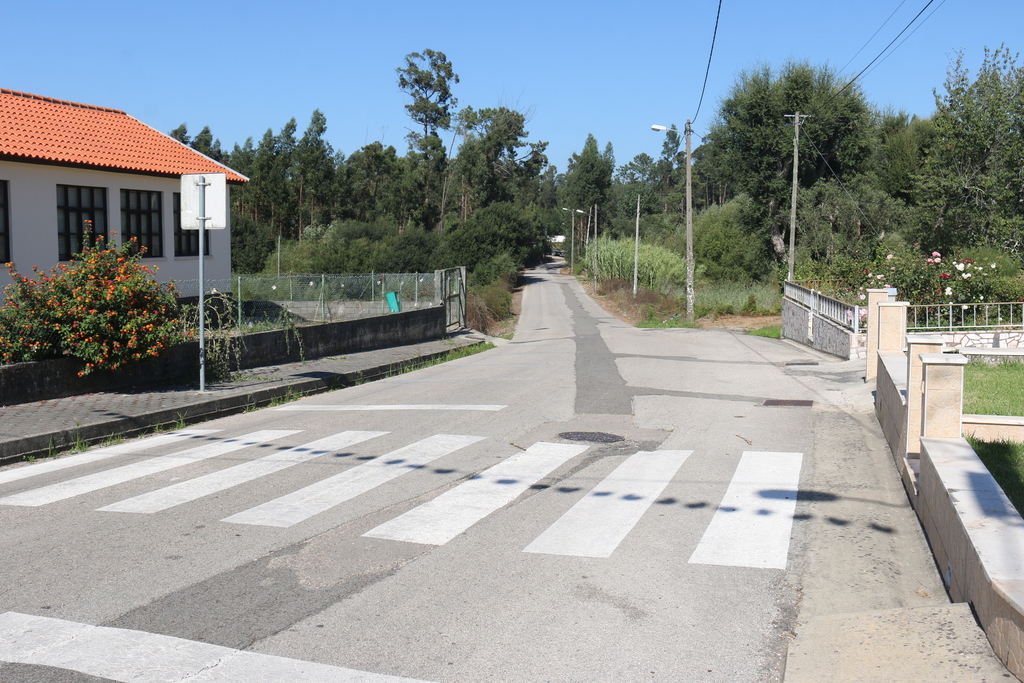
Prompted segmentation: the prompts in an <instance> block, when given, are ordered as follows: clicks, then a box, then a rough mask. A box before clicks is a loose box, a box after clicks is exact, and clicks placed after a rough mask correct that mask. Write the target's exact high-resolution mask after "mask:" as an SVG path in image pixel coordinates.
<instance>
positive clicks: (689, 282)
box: [651, 119, 693, 323]
mask: <svg viewBox="0 0 1024 683" xmlns="http://www.w3.org/2000/svg"><path fill="white" fill-rule="evenodd" d="M651 130H654V131H658V132H659V133H662V132H664V131H666V130H674V131H676V132H679V131H678V129H677V128H668V127H667V126H659V125H657V124H655V125H653V126H651ZM684 132H685V133H686V321H687V322H690V323H692V322H693V196H692V194H693V193H692V192H691V187H692V182H691V179H690V165H691V164H690V134H691V133H692V132H693V129H692V128H691V127H690V120H689V119H687V120H686V129H685V131H684Z"/></svg>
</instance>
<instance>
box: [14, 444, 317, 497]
mask: <svg viewBox="0 0 1024 683" xmlns="http://www.w3.org/2000/svg"><path fill="white" fill-rule="evenodd" d="M299 431H301V430H295V429H265V430H261V431H257V432H253V433H251V434H246V435H244V436H239V437H236V438H233V439H225V440H223V441H215V442H213V443H208V444H204V445H202V446H196V447H195V448H190V449H188V450H184V451H179V452H177V453H171V454H170V455H162V456H159V457H156V458H150V459H149V460H142V461H140V462H135V463H132V464H130V465H124V466H122V467H117V468H114V469H112V470H105V471H103V472H96V473H95V474H89V475H86V476H84V477H78V478H77V479H70V480H68V481H62V482H59V483H57V484H51V485H49V486H44V487H42V488H37V489H31V490H29V491H22V492H21V493H16V494H14V495H11V496H6V497H4V498H0V505H24V506H29V507H38V506H40V505H46V504H47V503H54V502H56V501H58V500H66V499H68V498H73V497H74V496H80V495H82V494H83V493H90V492H92V491H99V490H100V489H104V488H107V487H109V486H114V485H115V484H123V483H125V482H127V481H131V480H133V479H139V478H140V477H145V476H147V475H150V474H156V473H158V472H164V471H166V470H170V469H173V468H175V467H181V466H183V465H189V464H191V463H194V462H198V461H200V460H206V459H208V458H214V457H217V456H218V455H224V454H225V453H231V452H232V451H238V450H241V449H243V448H248V447H250V446H255V445H256V444H260V443H264V442H266V441H273V440H274V439H280V438H283V437H285V436H290V435H291V434H297V433H298V432H299Z"/></svg>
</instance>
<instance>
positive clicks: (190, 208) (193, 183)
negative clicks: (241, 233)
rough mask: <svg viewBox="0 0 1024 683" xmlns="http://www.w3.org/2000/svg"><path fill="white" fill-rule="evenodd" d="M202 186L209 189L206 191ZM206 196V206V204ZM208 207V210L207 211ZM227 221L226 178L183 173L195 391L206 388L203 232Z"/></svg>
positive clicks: (183, 220)
mask: <svg viewBox="0 0 1024 683" xmlns="http://www.w3.org/2000/svg"><path fill="white" fill-rule="evenodd" d="M206 188H210V190H209V192H207V189H206ZM207 199H209V200H210V205H209V206H207V201H206V200H207ZM207 209H209V211H208V210H207ZM229 224H230V220H229V212H228V193H227V178H226V176H225V174H223V173H183V174H182V176H181V228H182V230H198V231H199V391H201V392H204V391H206V273H205V263H206V231H207V230H226V229H227V227H228V225H229Z"/></svg>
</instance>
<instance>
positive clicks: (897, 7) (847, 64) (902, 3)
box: [839, 0, 907, 73]
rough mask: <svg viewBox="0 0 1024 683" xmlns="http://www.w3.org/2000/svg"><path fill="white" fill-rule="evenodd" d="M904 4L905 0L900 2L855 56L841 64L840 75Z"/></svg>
mask: <svg viewBox="0 0 1024 683" xmlns="http://www.w3.org/2000/svg"><path fill="white" fill-rule="evenodd" d="M906 2H907V0H901V1H900V4H899V5H897V6H896V9H894V10H893V11H892V14H890V15H889V18H888V19H886V20H885V21H883V22H882V25H881V26H879V27H878V28H877V29H875V32H874V33H872V34H871V37H870V38H868V39H867V40H866V41H865V42H864V44H863V45H861V46H860V49H859V50H857V54H855V55H854V56H852V57H850V61H848V62H847V63H846V64H843V68H841V69H840V70H839V73H842V72H844V71H846V67H848V66H850V64H852V63H853V60H855V59H857V57H858V56H860V53H861V52H864V48H866V47H867V46H868V44H869V43H870V42H871V41H872V40H874V39H875V36H877V35H878V33H879V31H881V30H882V29H883V28H885V25H886V24H888V23H889V22H890V21H891V20H892V18H893V17H894V16H896V13H897V12H899V11H900V7H903V5H904V4H906Z"/></svg>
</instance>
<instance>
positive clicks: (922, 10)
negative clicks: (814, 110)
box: [825, 0, 935, 105]
mask: <svg viewBox="0 0 1024 683" xmlns="http://www.w3.org/2000/svg"><path fill="white" fill-rule="evenodd" d="M933 2H935V0H928V2H927V3H926V4H925V6H924V7H922V8H921V11H920V12H918V13H917V14H916V15H914V18H913V19H911V20H910V23H908V24H907V25H906V26H904V27H903V30H902V31H900V32H899V33H898V34H896V37H895V38H893V39H892V41H890V43H889V44H888V45H886V46H885V49H884V50H882V51H881V52H879V53H878V55H876V56H875V58H874V59H872V60H871V61H870V62H868V65H867V66H865V67H864V68H863V69H861V71H860V73H858V74H857V75H856V76H854V77H853V78H852V79H851V80H850V82H849V83H847V84H846V85H844V86H843V87H842V88H840V89H839V92H837V93H836V94H835V95H833V96H832V97H830V98H829V99H828V101H827V102H825V104H826V105H827V104H829V102H831V101H832V100H834V99H836V98H837V97H839V96H840V95H842V94H843V93H844V92H846V89H847V88H849V87H850V86H851V85H853V84H854V83H855V82H856V81H857V79H858V78H860V77H861V76H863V75H864V72H865V71H867V70H868V69H869V68H871V65H872V64H874V63H875V62H877V61H878V59H879V58H880V57H881V56H882V55H884V54H885V53H886V52H887V51H888V50H889V48H890V47H892V46H893V43H895V42H896V41H897V40H899V39H900V36H902V35H903V34H904V33H906V32H907V29H909V28H910V27H911V26H912V25H913V24H914V22H915V21H917V20H918V18H919V17H920V16H921V15H922V14H924V11H925V10H926V9H928V8H929V7H930V6H931V4H932V3H933Z"/></svg>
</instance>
